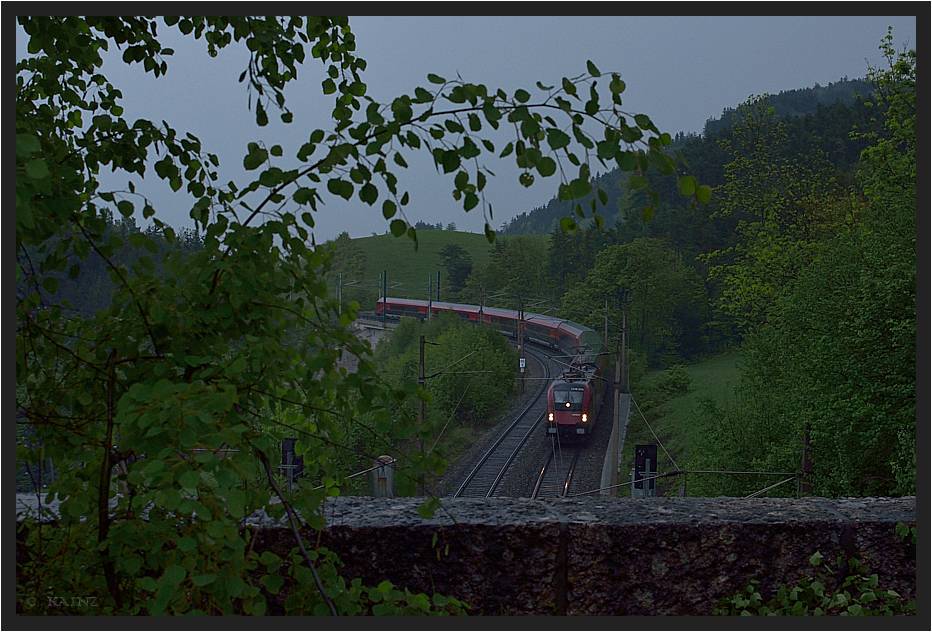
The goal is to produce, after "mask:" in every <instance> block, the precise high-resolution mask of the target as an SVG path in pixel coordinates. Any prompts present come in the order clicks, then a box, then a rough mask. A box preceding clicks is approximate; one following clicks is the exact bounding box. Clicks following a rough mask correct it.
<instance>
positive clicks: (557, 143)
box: [547, 128, 570, 151]
mask: <svg viewBox="0 0 932 632" xmlns="http://www.w3.org/2000/svg"><path fill="white" fill-rule="evenodd" d="M547 144H548V145H550V148H551V149H553V150H554V151H556V150H557V149H562V148H564V147H566V146H567V145H569V144H570V136H569V134H567V133H566V132H563V131H561V130H558V129H556V128H550V129H548V130H547Z"/></svg>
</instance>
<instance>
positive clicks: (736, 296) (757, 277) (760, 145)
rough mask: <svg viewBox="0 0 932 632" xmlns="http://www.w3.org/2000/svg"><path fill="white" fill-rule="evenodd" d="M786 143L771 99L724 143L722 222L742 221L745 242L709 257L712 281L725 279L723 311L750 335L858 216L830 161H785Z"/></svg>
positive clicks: (747, 113)
mask: <svg viewBox="0 0 932 632" xmlns="http://www.w3.org/2000/svg"><path fill="white" fill-rule="evenodd" d="M787 142H788V137H787V133H786V126H785V125H784V124H783V123H781V122H779V121H777V120H776V119H775V115H774V110H773V108H772V107H769V106H768V104H767V99H766V98H757V99H752V100H750V101H749V102H748V103H747V104H746V105H744V106H741V107H739V108H738V114H736V116H735V123H734V125H733V127H732V140H731V141H723V143H724V146H725V147H726V148H727V149H728V151H729V152H730V154H731V157H732V160H731V162H730V163H728V164H727V165H725V174H726V184H725V185H724V186H723V187H722V202H721V208H720V210H719V211H718V213H717V215H716V216H729V215H731V216H735V217H736V218H737V220H738V223H737V227H736V232H737V235H738V237H739V238H738V241H737V242H736V243H735V244H734V245H732V246H730V247H729V248H726V249H723V250H719V251H714V252H711V253H708V254H706V255H703V258H704V259H707V260H709V261H711V262H713V263H714V264H715V265H713V267H712V269H711V271H710V276H711V277H713V278H715V277H719V276H720V277H721V278H722V296H721V300H720V308H721V310H722V311H723V312H724V313H725V314H727V315H729V316H730V317H733V318H735V319H737V321H738V323H739V325H740V326H741V327H742V328H743V329H745V330H747V329H753V328H754V327H756V326H759V325H760V324H763V323H767V322H772V318H773V315H772V311H773V307H774V305H775V304H776V302H777V301H778V300H779V299H780V297H781V296H783V295H785V293H786V292H787V291H789V290H790V289H791V288H792V284H793V280H794V279H795V278H796V276H797V274H798V273H799V270H800V269H801V268H802V267H803V266H805V265H806V263H807V262H808V261H809V260H811V258H812V256H813V254H814V252H815V251H817V250H818V248H819V242H820V241H821V240H822V239H823V238H824V236H825V235H832V234H834V233H835V232H837V231H838V230H839V229H843V228H845V227H846V225H847V224H846V221H847V223H850V222H851V221H852V217H853V216H855V215H856V214H857V210H856V207H857V203H856V202H855V201H852V200H850V199H847V198H846V196H844V195H843V192H842V191H841V189H840V187H839V186H838V184H837V178H836V175H835V173H834V170H833V169H832V168H831V167H830V166H829V165H828V163H827V161H825V160H824V159H823V158H822V157H821V156H818V155H816V156H813V157H810V158H808V159H803V158H797V159H795V160H789V159H786V158H784V157H783V154H782V146H784V145H786V144H787Z"/></svg>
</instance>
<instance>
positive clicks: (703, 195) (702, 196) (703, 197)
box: [696, 184, 712, 204]
mask: <svg viewBox="0 0 932 632" xmlns="http://www.w3.org/2000/svg"><path fill="white" fill-rule="evenodd" d="M696 199H697V200H699V201H700V202H702V203H703V204H708V202H709V200H711V199H712V188H711V187H709V186H708V185H706V184H703V185H701V186H699V188H697V189H696Z"/></svg>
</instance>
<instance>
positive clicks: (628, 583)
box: [256, 498, 916, 615]
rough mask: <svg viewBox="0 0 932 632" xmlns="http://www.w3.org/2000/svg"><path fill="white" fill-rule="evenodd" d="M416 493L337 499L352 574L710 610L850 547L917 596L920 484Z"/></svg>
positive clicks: (633, 606) (689, 611)
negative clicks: (730, 490)
mask: <svg viewBox="0 0 932 632" xmlns="http://www.w3.org/2000/svg"><path fill="white" fill-rule="evenodd" d="M417 505H418V501H417V500H415V499H365V498H341V499H337V500H335V501H332V502H330V503H329V504H328V505H327V507H326V519H327V528H326V529H325V530H324V532H323V533H322V534H321V536H322V538H321V544H322V545H324V546H326V547H328V548H330V549H332V550H334V551H336V552H337V553H338V554H339V556H340V558H341V560H342V561H343V562H344V563H345V564H346V566H345V568H344V570H343V572H344V574H345V576H346V577H347V578H351V577H361V578H362V579H363V581H364V583H366V584H368V585H375V584H377V583H378V582H379V581H381V580H383V579H388V580H390V581H391V582H393V583H394V584H395V585H396V586H399V587H403V588H408V589H410V590H412V591H415V592H426V593H428V594H433V593H435V592H436V593H441V594H445V595H449V596H452V597H456V598H459V599H462V600H464V601H466V602H468V603H470V604H471V605H472V606H474V607H475V608H476V609H477V610H478V611H479V612H481V613H483V614H486V615H499V614H514V615H547V614H568V615H703V614H710V613H711V611H712V608H713V607H714V606H715V604H716V602H717V600H718V599H719V598H721V597H726V596H730V595H733V594H735V593H737V592H741V591H742V590H743V589H744V587H745V586H746V585H747V583H748V580H750V579H752V578H755V579H758V580H760V581H761V586H760V588H761V591H762V593H763V594H764V595H765V596H766V595H767V594H768V593H769V592H770V591H775V590H776V589H777V588H778V587H779V585H780V583H781V582H795V581H796V580H798V579H799V578H801V577H804V576H806V575H808V574H810V573H811V572H812V570H813V569H812V567H811V566H810V565H809V562H808V560H809V557H810V555H812V553H814V552H815V551H820V552H821V553H822V554H823V555H824V556H825V557H824V559H825V560H826V561H833V560H834V559H835V558H836V557H837V556H838V555H845V556H848V557H850V556H856V557H858V558H859V559H860V560H862V562H864V563H865V564H866V566H867V567H868V568H869V569H870V570H871V572H876V573H878V575H879V576H880V583H881V586H882V587H885V588H893V589H895V590H897V591H898V592H900V593H901V594H903V595H908V596H910V597H912V598H915V591H916V547H915V545H908V544H904V543H903V542H902V541H901V540H900V538H898V537H897V536H896V535H895V534H894V528H895V525H896V524H897V523H898V522H904V523H907V524H909V525H915V519H916V502H915V498H903V499H847V500H827V499H820V498H807V499H802V500H786V499H755V500H742V499H726V498H719V499H708V498H706V499H703V498H651V499H605V498H584V499H556V500H550V501H536V500H523V499H487V500H475V499H445V500H444V509H443V510H441V511H439V512H438V513H437V514H436V515H435V516H434V517H433V518H431V519H428V520H423V519H421V518H420V517H419V516H418V514H417ZM435 536H436V538H435ZM435 541H436V544H435ZM292 546H293V540H292V539H291V537H290V533H289V532H288V531H287V530H284V529H281V528H277V527H273V528H265V529H263V530H262V532H261V534H260V539H259V541H258V542H256V548H257V550H263V549H270V550H274V551H276V552H277V553H279V554H281V555H284V554H286V553H287V552H288V550H290V548H291V547H292Z"/></svg>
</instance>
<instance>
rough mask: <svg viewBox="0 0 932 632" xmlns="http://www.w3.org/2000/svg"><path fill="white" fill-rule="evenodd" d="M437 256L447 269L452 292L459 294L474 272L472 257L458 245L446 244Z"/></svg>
mask: <svg viewBox="0 0 932 632" xmlns="http://www.w3.org/2000/svg"><path fill="white" fill-rule="evenodd" d="M437 255H438V256H439V257H440V262H441V263H442V264H443V267H445V268H446V269H447V279H448V280H449V284H450V285H449V288H450V292H452V293H453V294H458V293H459V292H461V291H462V290H463V288H464V287H466V279H467V278H469V274H470V273H471V272H472V257H470V256H469V253H468V252H467V251H466V249H465V248H463V247H462V246H460V245H458V244H446V245H445V246H444V247H443V248H441V249H440V251H439V252H438V253H437Z"/></svg>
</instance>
